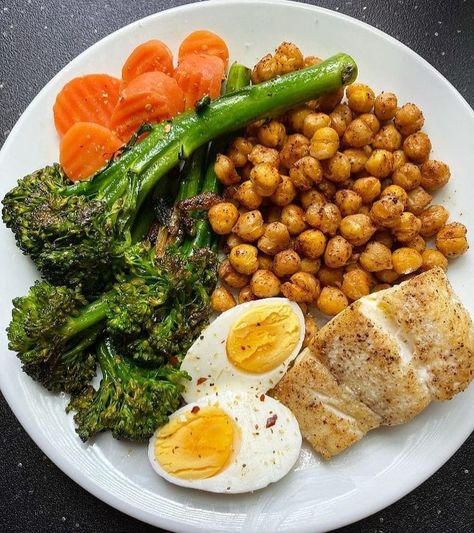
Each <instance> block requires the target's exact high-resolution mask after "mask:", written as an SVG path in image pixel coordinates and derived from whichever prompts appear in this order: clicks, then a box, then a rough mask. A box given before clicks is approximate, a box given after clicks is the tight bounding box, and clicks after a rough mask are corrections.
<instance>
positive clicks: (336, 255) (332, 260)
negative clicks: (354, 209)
mask: <svg viewBox="0 0 474 533" xmlns="http://www.w3.org/2000/svg"><path fill="white" fill-rule="evenodd" d="M351 255H352V245H351V244H350V243H349V242H348V241H347V240H346V239H344V237H341V236H340V235H336V236H335V237H332V238H331V239H329V241H328V243H327V245H326V250H325V251H324V262H325V264H326V266H328V267H329V268H339V267H342V266H345V265H347V263H348V262H349V259H350V258H351Z"/></svg>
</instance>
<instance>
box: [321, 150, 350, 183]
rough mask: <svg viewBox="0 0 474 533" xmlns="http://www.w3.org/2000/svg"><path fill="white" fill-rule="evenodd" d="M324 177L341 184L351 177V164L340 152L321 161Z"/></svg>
mask: <svg viewBox="0 0 474 533" xmlns="http://www.w3.org/2000/svg"><path fill="white" fill-rule="evenodd" d="M323 169H324V176H325V177H326V178H327V179H328V180H329V181H332V182H334V183H342V182H344V181H345V180H347V179H348V178H349V177H350V175H351V163H350V161H349V158H348V157H347V156H346V155H344V154H343V153H342V152H336V153H335V154H334V155H333V156H332V157H330V158H329V159H326V160H325V161H323Z"/></svg>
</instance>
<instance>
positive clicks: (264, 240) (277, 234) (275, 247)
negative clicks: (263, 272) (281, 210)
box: [257, 222, 290, 255]
mask: <svg viewBox="0 0 474 533" xmlns="http://www.w3.org/2000/svg"><path fill="white" fill-rule="evenodd" d="M289 244H290V233H289V232H288V228H287V227H286V226H285V224H283V223H282V222H271V223H270V224H267V227H266V228H265V232H264V234H263V235H262V236H261V237H260V239H259V240H258V243H257V246H258V248H259V250H261V251H262V252H263V253H265V254H268V255H275V254H277V253H278V252H281V251H282V250H284V249H285V248H288V245H289Z"/></svg>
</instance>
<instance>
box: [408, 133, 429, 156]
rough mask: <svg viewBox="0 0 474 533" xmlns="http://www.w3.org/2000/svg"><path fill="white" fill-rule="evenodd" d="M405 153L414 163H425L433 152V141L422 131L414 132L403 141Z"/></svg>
mask: <svg viewBox="0 0 474 533" xmlns="http://www.w3.org/2000/svg"><path fill="white" fill-rule="evenodd" d="M403 151H404V152H405V155H406V156H407V157H408V159H410V161H413V162H414V163H424V162H425V161H426V160H427V159H428V157H429V156H430V152H431V141H430V138H429V137H428V135H426V133H424V132H422V131H417V132H416V133H412V134H411V135H409V136H408V137H407V138H406V139H405V140H404V141H403Z"/></svg>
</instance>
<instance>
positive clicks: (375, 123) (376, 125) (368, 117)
mask: <svg viewBox="0 0 474 533" xmlns="http://www.w3.org/2000/svg"><path fill="white" fill-rule="evenodd" d="M357 118H358V119H360V120H362V121H363V122H365V123H366V124H367V126H369V128H370V129H371V131H372V133H373V134H374V135H375V134H376V133H377V132H378V131H379V129H380V122H379V120H378V118H377V117H376V116H375V115H374V114H373V113H363V114H362V115H359V116H358V117H357Z"/></svg>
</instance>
